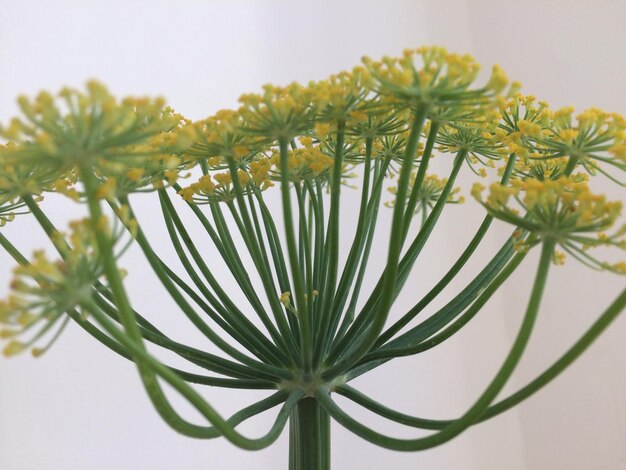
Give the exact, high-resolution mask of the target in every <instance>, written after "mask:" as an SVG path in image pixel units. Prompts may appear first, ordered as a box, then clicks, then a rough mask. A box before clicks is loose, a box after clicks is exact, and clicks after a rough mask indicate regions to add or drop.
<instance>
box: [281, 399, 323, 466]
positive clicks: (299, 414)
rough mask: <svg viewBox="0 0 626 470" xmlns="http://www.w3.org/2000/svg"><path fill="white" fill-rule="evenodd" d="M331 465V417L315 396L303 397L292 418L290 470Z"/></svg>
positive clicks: (292, 413) (290, 424) (290, 426)
mask: <svg viewBox="0 0 626 470" xmlns="http://www.w3.org/2000/svg"><path fill="white" fill-rule="evenodd" d="M328 469H330V417H329V415H328V413H327V412H326V410H324V408H322V407H321V406H320V405H319V402H318V401H317V400H316V399H315V398H310V397H307V398H303V399H301V400H300V401H299V402H298V404H297V405H296V406H295V407H294V409H293V410H292V412H291V417H290V418H289V470H328Z"/></svg>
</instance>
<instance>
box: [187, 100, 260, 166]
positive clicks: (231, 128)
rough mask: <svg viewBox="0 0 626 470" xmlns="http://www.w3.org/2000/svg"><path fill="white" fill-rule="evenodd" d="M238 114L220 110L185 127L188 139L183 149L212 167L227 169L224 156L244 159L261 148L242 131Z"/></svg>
mask: <svg viewBox="0 0 626 470" xmlns="http://www.w3.org/2000/svg"><path fill="white" fill-rule="evenodd" d="M246 126H247V122H246V121H245V120H244V118H243V116H242V115H241V113H238V112H237V111H233V110H228V109H223V110H221V111H218V112H217V113H215V114H214V115H213V116H211V117H209V118H207V119H206V120H204V121H200V122H196V123H194V124H191V125H189V126H187V128H186V132H187V133H188V136H189V138H190V139H191V142H193V143H192V144H191V145H190V146H189V147H188V148H187V149H186V150H185V152H184V156H185V157H191V159H190V160H191V161H192V162H194V161H198V160H204V161H206V163H207V164H208V166H209V167H210V168H212V169H225V168H228V163H227V161H226V159H228V158H231V159H233V160H235V161H236V162H242V163H245V162H248V161H250V160H251V159H253V158H254V157H255V155H256V154H257V153H258V152H259V151H260V150H261V149H263V147H262V146H261V142H260V140H261V139H259V138H258V137H254V136H252V135H250V133H248V132H247V131H246Z"/></svg>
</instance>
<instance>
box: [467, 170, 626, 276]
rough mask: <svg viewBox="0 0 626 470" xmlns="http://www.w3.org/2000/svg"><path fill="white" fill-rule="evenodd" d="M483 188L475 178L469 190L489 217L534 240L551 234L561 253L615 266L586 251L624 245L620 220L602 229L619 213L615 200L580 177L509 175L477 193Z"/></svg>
mask: <svg viewBox="0 0 626 470" xmlns="http://www.w3.org/2000/svg"><path fill="white" fill-rule="evenodd" d="M484 189H485V188H484V186H483V185H481V184H479V183H476V184H475V185H474V186H473V188H472V195H473V196H474V197H475V198H476V199H477V200H478V201H480V202H481V204H482V205H483V206H484V207H485V208H486V209H487V210H488V211H489V213H490V214H492V215H493V216H494V217H496V218H498V219H501V220H504V221H506V222H509V223H512V224H514V225H516V226H518V227H520V228H522V229H524V230H527V231H529V232H531V233H533V234H535V235H536V238H535V241H534V243H538V242H540V241H541V240H542V239H544V238H551V239H553V240H554V241H556V242H557V243H558V244H560V245H561V247H562V248H563V249H564V251H565V252H566V253H568V254H570V255H572V256H574V257H575V258H577V259H579V260H581V261H583V262H585V263H586V264H588V265H591V266H592V267H595V268H602V269H610V270H614V271H620V270H621V269H620V266H621V264H615V265H610V264H608V263H604V262H601V261H598V260H597V259H595V258H594V257H592V256H591V255H589V253H588V252H587V250H588V249H589V248H591V247H597V246H616V247H619V248H622V249H626V239H625V238H624V235H625V234H626V226H624V227H622V228H620V229H618V230H617V231H615V233H613V234H612V235H608V234H607V230H610V229H611V228H612V227H613V226H614V225H615V223H616V222H617V220H618V217H619V215H620V213H621V210H622V203H621V202H620V201H607V200H606V197H605V196H604V195H598V194H594V193H592V192H591V190H590V189H589V186H588V185H587V183H586V182H584V181H580V180H579V179H576V178H568V177H562V178H558V179H554V180H553V179H546V180H538V179H531V178H528V179H525V180H513V181H512V183H511V186H504V185H501V184H499V183H494V184H492V185H491V187H490V191H489V195H488V196H487V198H486V199H483V197H482V192H483V190H484ZM519 209H522V210H523V211H524V212H525V215H521V213H520V210H519ZM559 258H560V259H561V260H562V257H559Z"/></svg>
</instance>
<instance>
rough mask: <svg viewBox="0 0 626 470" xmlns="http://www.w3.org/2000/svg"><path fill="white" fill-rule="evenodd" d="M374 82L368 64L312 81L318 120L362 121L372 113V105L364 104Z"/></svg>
mask: <svg viewBox="0 0 626 470" xmlns="http://www.w3.org/2000/svg"><path fill="white" fill-rule="evenodd" d="M373 84H374V83H373V81H372V77H371V74H370V73H369V71H368V70H367V69H365V68H364V67H354V68H353V69H352V71H350V72H348V71H342V72H339V73H338V74H335V75H331V76H330V77H328V78H327V79H325V80H320V81H317V82H310V83H309V85H308V87H307V90H308V92H309V93H310V97H311V106H312V109H313V110H314V111H315V120H316V121H318V122H332V123H334V122H337V121H344V122H345V121H348V120H352V121H359V120H364V119H365V118H366V117H367V116H368V114H372V113H371V108H372V107H371V106H363V105H364V104H366V103H364V100H365V99H366V97H368V94H369V93H370V91H371V89H372V86H373Z"/></svg>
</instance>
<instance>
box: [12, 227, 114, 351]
mask: <svg viewBox="0 0 626 470" xmlns="http://www.w3.org/2000/svg"><path fill="white" fill-rule="evenodd" d="M105 222H106V221H103V223H102V224H101V225H102V227H101V229H102V230H105V231H107V230H109V229H108V227H107V224H106V223H105ZM55 238H56V239H57V240H58V241H59V243H57V246H58V248H59V250H60V251H61V254H62V258H61V259H59V260H56V261H54V260H50V259H49V258H48V257H47V256H46V255H45V253H44V252H43V251H36V252H35V253H34V255H33V259H32V260H31V262H30V263H29V264H26V265H22V266H18V267H16V268H15V270H14V277H13V281H12V282H11V294H10V295H9V297H8V298H7V299H6V300H2V301H0V325H2V326H3V329H2V330H0V337H3V338H7V339H10V340H11V341H10V342H9V343H8V345H7V346H6V348H5V349H4V353H5V354H6V355H13V354H17V353H19V352H21V351H24V350H27V349H28V348H30V347H31V346H33V345H34V344H35V343H36V342H37V341H39V340H40V339H41V338H42V337H43V336H45V335H46V334H48V333H49V332H50V331H51V330H53V329H55V328H57V327H59V323H62V325H61V326H60V327H59V328H57V329H62V327H63V326H64V324H65V321H62V320H63V319H65V320H67V318H68V317H67V314H66V312H67V311H68V310H70V309H77V310H78V311H81V312H82V313H83V315H86V312H85V311H84V310H83V309H82V306H81V303H82V302H84V301H86V300H87V299H89V298H90V296H91V290H92V288H93V285H94V283H95V281H96V280H97V279H98V278H99V277H101V275H102V266H101V263H102V260H101V259H100V256H99V253H98V250H97V248H96V242H95V236H94V232H93V229H92V227H91V222H90V220H88V219H84V220H79V221H74V222H71V223H70V230H69V233H67V234H60V233H58V234H57V235H56V237H55ZM62 240H64V241H67V243H68V244H69V245H68V246H66V245H64V243H65V242H61V241H62ZM30 332H34V333H33V334H31V338H30V339H28V340H21V339H17V338H19V337H22V336H24V335H28V334H29V333H30ZM56 336H57V335H54V336H53V339H54V338H55V337H56ZM48 347H49V344H48V345H47V346H45V347H44V348H34V349H33V350H32V352H33V354H34V355H35V356H38V355H40V354H42V353H43V352H44V351H45V350H47V348H48Z"/></svg>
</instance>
